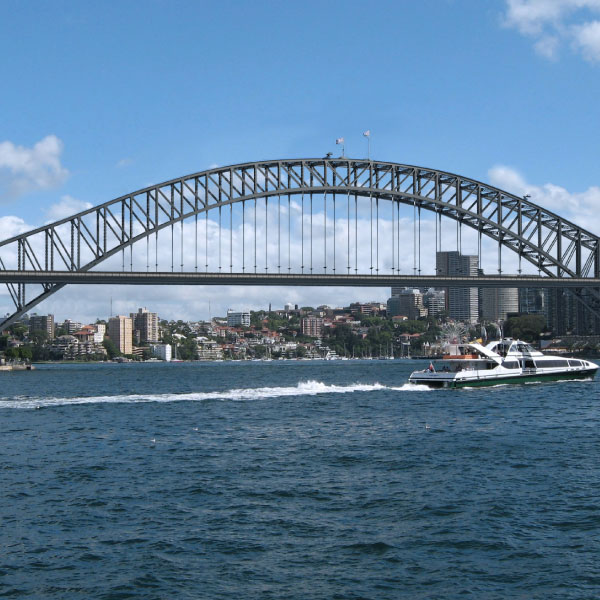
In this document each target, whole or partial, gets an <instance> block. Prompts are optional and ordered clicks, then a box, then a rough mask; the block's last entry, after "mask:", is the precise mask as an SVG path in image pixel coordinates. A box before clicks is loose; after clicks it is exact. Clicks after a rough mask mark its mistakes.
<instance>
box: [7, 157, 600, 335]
mask: <svg viewBox="0 0 600 600" xmlns="http://www.w3.org/2000/svg"><path fill="white" fill-rule="evenodd" d="M599 239H600V238H599V237H598V236H597V235H594V234H593V233H591V232H589V231H586V230H585V229H583V228H582V227H580V226H578V225H575V224H574V223H571V222H569V221H568V220H566V219H563V218H562V217H560V216H559V215H557V214H555V213H553V212H551V211H549V210H546V209H545V208H543V207H542V206H539V205H537V204H535V203H534V202H532V201H530V199H529V198H528V197H524V198H521V197H518V196H515V195H513V194H510V193H508V192H506V191H503V190H500V189H497V188H495V187H492V186H490V185H487V184H485V183H481V182H479V181H475V180H473V179H469V178H467V177H463V176H461V175H456V174H452V173H447V172H444V171H439V170H435V169H429V168H422V167H416V166H411V165H404V164H397V163H391V162H379V161H374V160H365V159H351V158H345V157H342V158H330V157H327V158H317V159H290V160H286V159H282V160H271V161H261V162H251V163H244V164H239V165H233V166H228V167H219V168H214V169H210V170H207V171H202V172H199V173H195V174H192V175H186V176H184V177H180V178H177V179H172V180H171V181H167V182H164V183H161V184H158V185H154V186H151V187H147V188H144V189H141V190H138V191H135V192H132V193H130V194H127V195H125V196H121V197H119V198H116V199H113V200H109V201H108V202H104V203H102V204H99V205H97V206H94V207H92V208H89V209H87V210H84V211H82V212H80V213H77V214H75V215H72V216H71V217H68V218H65V219H61V220H59V221H56V222H54V223H50V224H47V225H44V226H43V227H38V228H37V229H34V230H32V231H29V232H26V233H22V234H20V235H17V236H14V237H12V238H10V239H6V240H3V241H0V283H4V284H6V286H7V288H8V294H7V295H5V296H4V297H5V298H6V299H7V301H8V302H11V303H12V304H11V305H10V306H11V310H10V311H9V312H8V314H7V315H6V317H4V318H3V320H2V321H0V331H1V330H2V329H4V328H6V327H7V326H8V325H10V324H11V323H14V322H15V321H16V320H18V319H19V318H20V317H21V316H22V315H23V314H25V313H26V312H27V311H29V310H31V309H32V308H33V307H34V306H36V305H37V304H38V303H40V302H41V301H43V300H45V299H46V298H48V297H49V296H51V295H52V294H54V293H55V292H57V291H58V290H60V289H62V288H63V287H65V286H66V285H67V284H113V285H114V284H142V285H174V284H193V285H285V286H292V285H293V286H325V287H327V286H350V287H352V286H372V287H387V286H412V287H425V286H428V287H448V286H453V287H456V286H460V287H468V286H471V287H486V286H495V287H498V286H502V287H528V288H531V287H542V288H561V289H568V290H569V292H570V293H572V294H573V295H574V296H575V298H577V300H578V301H579V302H581V303H582V304H583V305H584V306H585V307H586V309H587V310H589V311H591V314H593V315H594V316H595V317H596V318H598V317H600V245H599ZM465 246H469V248H465ZM441 250H456V251H458V252H462V253H466V254H468V253H471V254H473V253H477V254H478V260H479V263H478V264H479V265H482V264H484V263H485V261H486V260H487V261H488V268H487V269H486V271H487V272H484V271H482V270H480V271H479V274H477V275H475V274H473V273H465V274H458V275H452V276H448V275H441V274H440V273H436V267H435V255H436V253H437V252H438V251H441ZM490 260H492V263H493V265H492V267H491V268H489V264H490ZM1 298H2V296H0V299H1ZM4 312H5V311H4Z"/></svg>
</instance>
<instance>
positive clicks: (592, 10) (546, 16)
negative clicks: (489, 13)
mask: <svg viewBox="0 0 600 600" xmlns="http://www.w3.org/2000/svg"><path fill="white" fill-rule="evenodd" d="M598 13H600V0H506V11H505V14H504V24H505V25H506V26H507V27H511V28H513V29H516V30H517V31H519V33H521V34H523V35H526V36H529V37H532V38H533V39H534V40H535V41H534V49H535V51H536V52H537V53H538V54H539V55H541V56H543V57H545V58H548V59H555V58H556V57H557V55H558V51H559V48H560V46H561V44H562V43H568V44H570V45H571V47H572V48H573V49H574V50H575V51H576V52H579V53H581V55H582V56H583V57H584V58H585V59H586V60H588V61H590V62H595V61H600V21H597V20H595V19H594V18H593V16H594V15H595V14H598Z"/></svg>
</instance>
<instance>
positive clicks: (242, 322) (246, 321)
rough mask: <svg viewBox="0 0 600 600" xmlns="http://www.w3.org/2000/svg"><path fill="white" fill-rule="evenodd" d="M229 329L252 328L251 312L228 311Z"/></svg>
mask: <svg viewBox="0 0 600 600" xmlns="http://www.w3.org/2000/svg"><path fill="white" fill-rule="evenodd" d="M227 326H228V327H250V311H249V310H243V311H239V312H236V311H234V310H231V309H229V310H228V311H227Z"/></svg>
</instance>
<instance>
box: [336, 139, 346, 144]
mask: <svg viewBox="0 0 600 600" xmlns="http://www.w3.org/2000/svg"><path fill="white" fill-rule="evenodd" d="M335 143H336V144H343V143H344V138H337V139H336V140H335Z"/></svg>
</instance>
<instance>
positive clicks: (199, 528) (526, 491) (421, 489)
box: [0, 361, 600, 600]
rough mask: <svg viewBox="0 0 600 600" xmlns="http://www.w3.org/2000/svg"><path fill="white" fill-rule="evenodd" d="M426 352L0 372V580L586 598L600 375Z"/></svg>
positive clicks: (273, 592)
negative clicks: (521, 368)
mask: <svg viewBox="0 0 600 600" xmlns="http://www.w3.org/2000/svg"><path fill="white" fill-rule="evenodd" d="M425 364H426V363H425ZM425 364H424V363H422V362H419V361H364V362H363V361H335V362H317V361H311V362H293V361H290V362H240V363H212V364H211V363H195V364H194V363H189V364H188V363H180V364H171V365H169V364H122V365H108V364H107V365H105V364H90V365H77V364H74V365H46V366H44V365H42V366H39V368H38V369H37V370H36V371H32V372H19V373H3V374H1V377H0V465H1V466H0V468H1V470H2V471H1V472H2V479H1V484H2V494H0V523H1V525H0V546H1V548H2V552H1V554H0V597H7V598H20V597H21V598H28V599H30V598H44V599H47V598H52V599H54V598H56V599H59V598H60V599H69V598H81V599H84V598H85V599H89V598H101V599H106V600H108V599H122V598H140V599H141V598H143V599H153V598H156V599H159V598H160V599H164V598H178V599H179V598H190V599H191V598H194V599H196V598H210V599H218V598H232V599H233V598H236V599H237V598H245V599H246V598H249V599H253V598H257V599H258V598H261V599H263V598H264V599H270V598H286V599H298V600H299V599H305V598H311V599H332V598H339V599H346V598H347V599H359V598H362V599H367V598H368V599H386V598H390V599H393V598H411V599H419V598H464V597H467V598H468V597H471V598H540V599H541V598H544V599H548V598H556V599H558V598H560V599H565V598H598V597H599V596H600V561H599V560H598V557H599V556H600V460H599V459H600V433H599V432H600V409H599V400H600V394H599V385H600V384H599V383H598V382H597V381H594V382H589V381H584V382H565V383H554V384H535V385H524V386H498V387H494V388H486V389H472V390H469V389H465V390H426V389H422V388H413V387H412V386H407V385H406V384H405V382H406V379H407V377H408V375H409V373H410V371H411V370H412V369H415V368H423V366H425Z"/></svg>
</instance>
